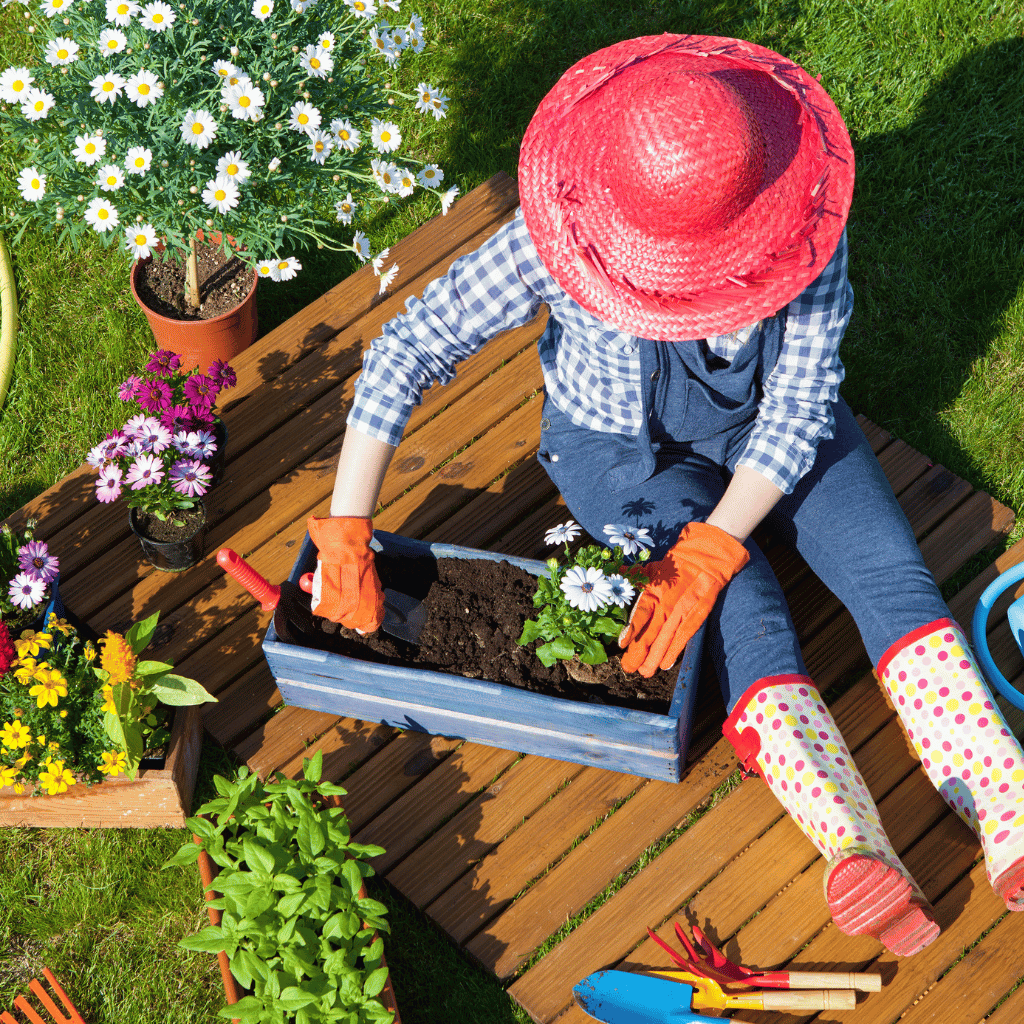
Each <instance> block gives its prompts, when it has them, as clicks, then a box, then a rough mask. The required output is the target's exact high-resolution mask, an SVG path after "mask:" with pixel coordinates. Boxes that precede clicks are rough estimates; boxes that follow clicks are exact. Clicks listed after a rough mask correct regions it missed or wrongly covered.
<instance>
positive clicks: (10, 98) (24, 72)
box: [0, 68, 35, 103]
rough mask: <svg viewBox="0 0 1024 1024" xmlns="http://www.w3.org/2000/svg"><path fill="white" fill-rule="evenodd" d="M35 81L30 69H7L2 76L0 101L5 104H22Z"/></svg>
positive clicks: (0, 80) (0, 79) (0, 78)
mask: <svg viewBox="0 0 1024 1024" xmlns="http://www.w3.org/2000/svg"><path fill="white" fill-rule="evenodd" d="M34 81H35V78H34V76H33V75H32V73H31V72H30V71H29V69H28V68H7V70H6V71H4V72H3V73H2V74H0V100H3V101H4V103H20V102H21V101H22V100H23V99H24V98H25V93H26V92H28V90H29V88H30V87H31V85H32V83H33V82H34Z"/></svg>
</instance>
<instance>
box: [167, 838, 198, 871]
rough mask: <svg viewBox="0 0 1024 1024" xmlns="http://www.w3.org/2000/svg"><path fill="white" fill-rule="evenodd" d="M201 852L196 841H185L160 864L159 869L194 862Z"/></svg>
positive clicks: (184, 865) (182, 865)
mask: <svg viewBox="0 0 1024 1024" xmlns="http://www.w3.org/2000/svg"><path fill="white" fill-rule="evenodd" d="M202 852H203V848H202V847H201V846H200V845H199V844H198V843H192V842H189V843H186V844H185V845H184V846H183V847H182V848H181V849H180V850H178V852H177V853H175V854H174V855H173V856H171V857H169V858H168V859H167V860H166V861H164V863H163V864H161V865H160V870H161V871H166V870H167V869H168V868H183V867H186V866H188V865H189V864H195V862H196V861H197V860H199V854H200V853H202Z"/></svg>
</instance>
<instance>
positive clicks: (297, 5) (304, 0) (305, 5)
mask: <svg viewBox="0 0 1024 1024" xmlns="http://www.w3.org/2000/svg"><path fill="white" fill-rule="evenodd" d="M315 3H316V0H292V10H293V11H294V12H295V13H296V14H305V13H306V11H308V10H309V9H310V7H312V6H313V4H315Z"/></svg>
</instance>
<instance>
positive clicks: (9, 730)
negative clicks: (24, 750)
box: [0, 721, 32, 750]
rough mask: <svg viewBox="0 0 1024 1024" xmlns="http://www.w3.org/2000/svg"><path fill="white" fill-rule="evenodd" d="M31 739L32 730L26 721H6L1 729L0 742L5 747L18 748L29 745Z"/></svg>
mask: <svg viewBox="0 0 1024 1024" xmlns="http://www.w3.org/2000/svg"><path fill="white" fill-rule="evenodd" d="M31 739H32V730H31V729H29V727H28V726H27V725H25V723H24V722H18V721H14V722H5V723H4V726H3V728H2V729H0V742H2V743H3V745H4V746H5V747H11V748H12V749H15V750H16V749H18V748H19V747H25V746H28V742H29V740H31Z"/></svg>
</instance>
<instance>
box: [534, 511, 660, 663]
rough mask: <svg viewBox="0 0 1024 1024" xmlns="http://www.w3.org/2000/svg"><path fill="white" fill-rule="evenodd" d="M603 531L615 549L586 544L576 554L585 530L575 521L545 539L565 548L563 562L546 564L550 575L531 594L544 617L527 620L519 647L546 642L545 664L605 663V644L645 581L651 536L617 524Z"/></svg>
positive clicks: (542, 652)
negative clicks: (572, 548) (573, 547)
mask: <svg viewBox="0 0 1024 1024" xmlns="http://www.w3.org/2000/svg"><path fill="white" fill-rule="evenodd" d="M604 532H605V535H606V536H607V537H608V543H609V544H610V545H611V547H602V546H601V545H599V544H586V545H584V546H582V547H580V548H578V549H577V550H576V552H575V553H572V552H571V551H570V548H569V544H570V543H571V542H572V541H574V540H575V539H576V538H577V537H578V536H579V535H580V534H581V533H582V530H581V528H580V526H579V525H578V524H577V523H575V522H573V520H571V519H570V520H569V521H568V522H566V523H562V524H561V525H559V526H555V527H552V528H551V529H550V530H548V532H547V533H546V534H545V535H544V540H545V541H546V542H547V543H548V544H551V545H556V546H557V545H561V546H562V547H563V548H564V550H565V561H564V562H561V561H559V560H558V559H557V558H549V559H548V562H547V566H548V575H547V576H541V577H539V578H538V580H537V591H536V593H535V594H534V595H533V606H534V608H539V609H540V610H541V611H540V614H539V615H538V616H537V618H536V619H528V620H527V621H526V623H525V624H524V626H523V634H522V636H520V637H519V640H518V641H517V642H518V643H520V644H524V645H525V644H529V643H533V642H534V641H537V640H541V641H543V643H541V644H540V646H538V647H537V649H536V655H537V657H538V658H539V659H540V660H541V662H542V663H543V664H545V665H548V666H551V665H553V664H554V663H555V662H556V661H558V660H559V659H562V660H565V661H568V660H570V659H571V658H574V657H578V658H579V660H580V661H582V662H583V663H584V664H586V665H601V664H603V663H604V662H606V661H607V660H608V651H607V649H606V646H605V644H606V643H614V642H615V641H616V640H617V639H618V636H619V634H620V633H621V632H622V627H623V626H624V625H625V624H626V622H627V620H628V616H629V612H628V609H629V607H630V605H631V603H632V601H633V598H634V597H635V596H636V595H637V593H638V592H639V591H640V589H641V588H642V587H643V585H644V584H645V583H646V582H647V576H646V575H645V574H644V573H643V572H642V571H641V570H642V565H643V563H644V562H646V561H647V560H648V558H649V557H650V551H649V549H650V547H651V545H652V541H651V535H650V532H649V531H648V530H646V529H643V528H641V527H635V526H624V525H617V524H614V523H609V524H608V525H607V526H606V527H605V528H604Z"/></svg>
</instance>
